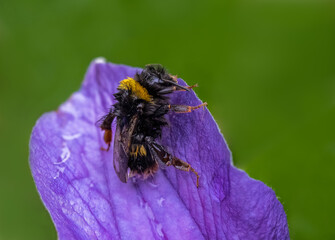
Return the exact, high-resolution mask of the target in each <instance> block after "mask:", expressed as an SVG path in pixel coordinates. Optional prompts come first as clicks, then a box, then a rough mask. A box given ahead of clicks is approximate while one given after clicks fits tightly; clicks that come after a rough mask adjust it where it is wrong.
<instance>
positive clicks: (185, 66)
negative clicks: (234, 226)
mask: <svg viewBox="0 0 335 240" xmlns="http://www.w3.org/2000/svg"><path fill="white" fill-rule="evenodd" d="M99 56H104V57H105V58H106V59H107V60H108V61H111V62H115V63H123V64H128V65H132V66H139V67H143V66H144V65H145V64H147V63H162V64H163V65H165V66H166V67H167V68H168V69H169V70H170V72H172V73H177V74H178V75H179V76H180V77H182V78H184V79H185V80H186V81H187V82H188V83H189V84H194V83H199V85H200V87H199V88H197V89H196V90H195V91H196V92H197V93H198V95H199V96H200V98H201V99H203V100H204V101H207V102H208V103H209V109H210V111H211V112H212V114H213V115H214V117H215V119H216V121H217V122H218V124H219V125H220V128H221V130H222V132H223V134H224V136H225V138H226V140H227V142H228V144H229V146H230V148H231V150H232V152H233V158H234V163H235V165H236V166H238V167H239V168H242V169H244V170H246V171H247V172H248V173H249V175H250V176H251V177H253V178H256V179H259V180H262V181H263V182H265V183H266V184H267V185H268V186H270V187H272V188H273V189H274V190H275V192H276V194H277V195H278V198H279V200H280V201H281V202H282V204H283V206H284V208H285V211H286V213H287V218H288V223H289V229H290V234H291V238H292V239H304V240H309V239H335V230H334V224H335V207H334V203H335V194H334V190H333V189H334V186H335V174H334V170H335V168H334V167H335V164H334V160H335V137H334V134H335V131H334V130H335V127H334V123H335V68H334V67H335V2H334V1H326V0H305V1H304V0H217V1H213V0H209V1H196V0H192V1H191V0H185V1H181V0H172V1H155V0H143V1H136V0H118V1H114V0H113V1H112V0H97V1H93V0H81V1H79V0H58V1H51V0H47V1H46V0H43V1H42V0H30V1H24V0H16V1H11V0H1V1H0V149H1V151H0V153H1V156H0V159H1V162H0V164H1V165H0V239H1V240H16V239H34V240H39V239H43V240H45V239H56V232H55V229H54V227H53V224H52V221H51V219H50V217H49V215H48V213H47V211H46V210H45V209H44V207H43V204H42V202H41V201H40V198H39V195H38V193H37V191H36V189H35V185H34V182H33V179H32V177H31V174H30V169H29V164H28V142H29V135H30V132H31V129H32V127H33V125H34V123H35V121H36V120H37V119H38V118H39V116H40V115H41V114H43V113H44V112H47V111H51V110H55V109H57V107H58V106H59V105H60V104H61V103H62V102H64V101H65V100H66V99H67V98H68V97H69V96H70V94H71V93H73V92H74V91H76V90H77V89H78V88H79V87H80V84H81V81H82V79H83V76H84V74H85V72H86V69H87V67H88V65H89V63H90V62H91V61H92V60H93V59H94V58H96V57H99Z"/></svg>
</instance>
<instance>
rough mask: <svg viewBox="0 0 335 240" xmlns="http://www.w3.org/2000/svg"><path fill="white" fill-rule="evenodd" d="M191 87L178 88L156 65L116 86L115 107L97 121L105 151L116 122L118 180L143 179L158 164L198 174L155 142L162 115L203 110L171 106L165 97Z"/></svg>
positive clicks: (115, 147)
mask: <svg viewBox="0 0 335 240" xmlns="http://www.w3.org/2000/svg"><path fill="white" fill-rule="evenodd" d="M196 86H197V85H194V86H181V85H179V84H178V82H177V77H176V76H173V75H171V74H169V73H168V72H167V71H166V70H165V68H163V67H162V66H161V65H159V64H155V65H147V66H146V67H145V68H144V69H143V70H142V72H140V73H139V72H138V73H136V74H135V76H134V77H133V78H130V77H128V78H126V79H124V80H122V81H121V82H120V85H119V86H118V88H117V89H118V91H117V92H116V93H115V94H114V97H115V100H116V103H115V104H113V105H112V107H111V109H110V111H109V113H108V114H106V115H105V116H104V117H103V118H102V119H101V121H100V128H101V129H102V130H104V141H105V143H106V144H107V146H108V147H107V149H104V150H107V151H108V150H109V148H110V145H111V142H112V122H113V121H114V120H116V131H115V139H114V149H113V150H114V151H113V164H114V169H115V172H116V174H117V176H118V177H119V179H120V180H121V181H122V182H124V183H126V182H127V180H128V179H129V178H130V177H132V176H135V175H140V176H143V177H144V178H147V177H148V176H150V175H153V174H154V173H155V172H156V171H157V170H158V166H159V163H163V164H165V165H166V166H170V165H172V166H174V167H175V168H177V169H180V170H183V171H192V172H193V173H194V174H195V175H196V177H197V187H198V186H199V175H198V173H197V172H196V171H195V170H194V169H193V168H192V167H191V165H190V164H188V163H187V162H185V161H182V160H181V159H179V158H177V157H175V156H173V155H172V154H170V153H169V152H168V150H167V149H166V147H165V146H162V145H161V144H160V143H159V142H158V141H157V140H158V139H159V138H160V137H161V134H162V128H163V127H165V126H167V125H168V123H167V120H166V119H165V115H166V114H168V113H169V112H175V113H189V112H191V111H192V110H195V109H198V108H201V107H204V106H206V105H207V103H202V104H200V105H198V106H187V105H171V104H170V98H169V94H170V93H172V92H175V91H190V89H192V88H193V87H196Z"/></svg>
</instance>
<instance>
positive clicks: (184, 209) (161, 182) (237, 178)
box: [30, 59, 289, 240]
mask: <svg viewBox="0 0 335 240" xmlns="http://www.w3.org/2000/svg"><path fill="white" fill-rule="evenodd" d="M136 71H140V69H138V68H133V67H128V66H124V65H116V64H111V63H105V62H104V61H102V60H101V59H98V60H96V61H94V62H93V63H92V64H91V65H90V67H89V69H88V72H87V74H86V77H85V80H84V82H83V84H82V87H81V89H80V90H79V91H78V92H75V93H74V94H73V95H72V96H71V97H70V99H69V100H68V101H66V102H65V103H64V104H63V105H61V106H60V107H59V109H58V110H57V111H54V112H50V113H46V114H44V115H43V116H42V117H41V118H40V119H39V120H38V121H37V123H36V125H35V127H34V129H33V132H32V135H31V140H30V166H31V171H32V174H33V177H34V180H35V182H36V186H37V189H38V192H39V194H40V196H41V198H42V200H43V203H44V204H45V206H46V208H47V209H48V211H49V212H50V215H51V217H52V220H53V222H54V224H55V226H56V230H57V232H58V237H59V239H60V240H71V239H89V240H94V239H289V233H288V227H287V221H286V215H285V212H284V210H283V207H282V205H281V204H280V202H279V201H278V200H277V198H276V195H275V193H274V192H273V190H271V189H270V188H269V187H267V186H266V185H264V184H263V183H262V182H260V181H256V180H253V179H251V178H250V177H248V175H247V174H246V173H245V172H243V171H241V170H238V169H236V168H235V167H234V166H233V165H232V162H231V153H230V151H229V149H228V147H227V144H226V143H225V140H224V138H223V136H222V135H221V133H220V131H219V129H218V126H217V125H216V123H215V121H214V119H213V118H212V116H211V115H210V113H209V111H208V110H207V109H198V110H196V111H194V112H192V113H189V114H174V113H172V114H169V115H168V120H169V122H170V127H166V128H165V129H164V131H163V137H162V143H163V144H164V145H165V146H167V147H168V149H169V150H170V151H171V152H172V153H173V154H175V155H176V156H177V157H179V158H181V159H183V160H185V161H187V162H188V163H190V164H191V165H192V167H193V168H195V169H196V170H197V171H198V172H199V174H200V187H199V188H198V189H197V188H196V177H195V175H194V174H193V173H189V172H183V171H180V170H176V169H175V168H173V167H167V168H166V169H163V170H159V171H158V172H157V174H156V175H155V176H154V177H153V178H149V179H147V180H141V179H137V180H130V181H129V182H128V183H127V184H124V183H122V182H120V181H119V179H118V178H117V176H116V174H115V172H114V169H113V161H112V159H113V151H109V152H104V151H101V150H100V147H101V146H105V144H104V143H103V141H102V139H103V138H102V134H103V133H102V132H101V130H100V129H99V128H98V127H97V126H96V125H95V123H96V121H97V120H99V118H100V117H101V116H103V115H104V114H105V113H106V112H107V111H108V109H109V107H110V106H111V105H112V104H113V101H114V100H113V96H112V94H113V93H115V91H116V88H117V86H118V84H119V81H121V80H122V79H124V78H126V77H128V76H129V77H132V76H134V74H135V72H136ZM179 81H180V83H181V84H185V83H184V82H183V81H182V80H180V79H179ZM171 102H172V103H173V104H187V105H191V106H195V105H198V104H200V103H201V101H200V100H199V99H198V98H197V97H196V95H195V94H194V92H193V91H190V92H176V93H173V94H172V97H171Z"/></svg>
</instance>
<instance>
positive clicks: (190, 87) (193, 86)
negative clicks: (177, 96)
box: [176, 83, 198, 92]
mask: <svg viewBox="0 0 335 240" xmlns="http://www.w3.org/2000/svg"><path fill="white" fill-rule="evenodd" d="M195 87H198V84H197V83H196V84H194V85H192V86H185V88H187V89H188V90H190V89H192V88H195ZM176 91H183V92H185V91H186V90H184V89H176Z"/></svg>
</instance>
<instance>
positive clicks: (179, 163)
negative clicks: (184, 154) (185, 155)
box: [148, 141, 199, 187]
mask: <svg viewBox="0 0 335 240" xmlns="http://www.w3.org/2000/svg"><path fill="white" fill-rule="evenodd" d="M148 146H149V150H150V153H151V155H152V156H153V158H154V159H156V161H157V160H158V161H160V162H163V163H164V164H165V165H166V166H171V165H172V166H174V167H175V168H177V169H179V170H183V171H186V172H189V171H191V172H193V173H194V174H195V175H196V176H197V187H199V174H198V173H197V172H196V171H195V170H194V168H192V167H191V165H190V164H189V163H187V162H185V161H183V160H180V159H179V158H177V157H175V156H172V155H171V154H170V153H168V152H167V151H166V150H165V149H164V147H163V146H161V145H160V144H158V143H156V142H154V141H149V144H148Z"/></svg>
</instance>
